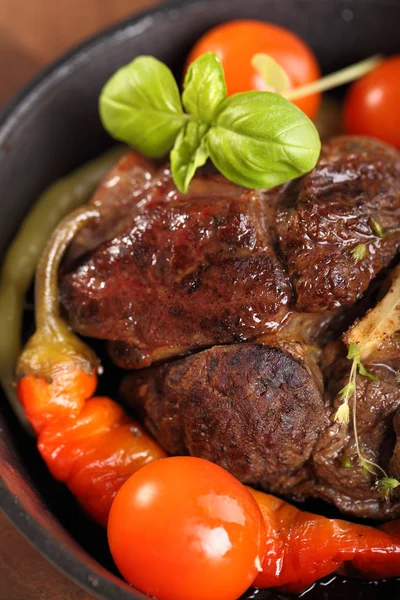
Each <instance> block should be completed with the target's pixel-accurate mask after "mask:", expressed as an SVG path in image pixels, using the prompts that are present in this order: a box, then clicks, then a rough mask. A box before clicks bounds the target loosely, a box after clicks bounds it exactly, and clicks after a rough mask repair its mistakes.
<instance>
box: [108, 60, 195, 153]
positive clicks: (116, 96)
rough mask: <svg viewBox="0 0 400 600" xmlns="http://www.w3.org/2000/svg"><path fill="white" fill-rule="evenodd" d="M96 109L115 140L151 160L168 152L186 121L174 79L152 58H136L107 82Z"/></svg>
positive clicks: (165, 68)
mask: <svg viewBox="0 0 400 600" xmlns="http://www.w3.org/2000/svg"><path fill="white" fill-rule="evenodd" d="M99 110H100V117H101V120H102V123H103V125H104V127H105V129H106V130H107V131H108V132H109V133H110V134H111V135H112V136H113V137H114V138H116V139H117V140H121V141H122V142H126V143H127V144H129V146H131V147H132V148H134V149H135V150H137V151H138V152H141V153H143V154H145V155H146V156H150V157H153V158H159V157H162V156H164V155H165V154H167V152H169V151H170V150H171V148H172V146H173V145H174V142H175V139H176V136H177V135H178V132H179V130H180V129H181V128H182V127H183V125H184V123H185V122H186V120H187V119H188V117H187V115H184V113H183V110H182V104H181V100H180V95H179V90H178V86H177V84H176V81H175V79H174V76H173V75H172V73H171V71H170V70H169V69H168V67H167V66H166V65H164V64H163V63H162V62H160V61H159V60H157V59H156V58H154V57H152V56H139V57H138V58H135V60H133V61H132V62H131V63H129V64H128V65H126V66H124V67H122V68H121V69H119V70H118V71H117V72H116V73H115V74H114V75H113V76H112V77H111V79H109V80H108V82H107V83H106V85H105V86H104V88H103V90H102V92H101V95H100V100H99Z"/></svg>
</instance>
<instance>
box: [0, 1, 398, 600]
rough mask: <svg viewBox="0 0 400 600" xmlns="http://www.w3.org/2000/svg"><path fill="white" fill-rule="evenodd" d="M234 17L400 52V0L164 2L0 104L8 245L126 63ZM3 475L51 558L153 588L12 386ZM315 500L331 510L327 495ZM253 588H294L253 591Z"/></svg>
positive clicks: (12, 509)
mask: <svg viewBox="0 0 400 600" xmlns="http://www.w3.org/2000/svg"><path fill="white" fill-rule="evenodd" d="M235 18H257V19H265V20H268V21H272V22H275V23H278V24H280V25H284V26H285V27H288V28H289V29H292V30H293V31H295V32H297V33H298V34H299V35H300V36H301V37H303V38H304V39H305V40H307V42H308V43H309V44H310V45H311V47H312V48H313V50H314V51H315V53H316V55H317V57H318V59H319V61H320V63H321V65H322V68H323V70H324V71H325V72H329V71H332V70H334V69H338V68H340V67H343V66H346V65H349V64H351V63H353V62H355V61H356V60H359V59H362V58H365V57H367V56H369V55H371V54H374V53H376V52H383V53H385V54H393V53H396V52H400V41H399V37H398V29H397V28H398V24H399V23H400V2H399V1H398V0H346V1H345V0H245V1H243V0H197V1H193V0H189V1H186V2H168V3H166V4H164V5H162V6H161V7H160V8H155V9H153V10H151V11H149V12H146V13H143V14H142V15H140V16H137V17H134V18H133V19H130V20H128V21H126V22H124V23H122V24H121V25H117V26H116V27H114V28H113V29H110V30H108V31H106V32H105V33H102V34H101V35H99V36H97V37H95V38H92V39H91V40H89V41H88V42H86V43H84V44H83V45H82V46H80V47H78V48H77V49H76V50H74V51H72V52H71V53H69V54H68V55H66V56H65V57H64V58H62V59H61V60H60V61H59V62H58V63H56V64H55V65H54V66H52V67H51V68H50V69H48V70H47V71H44V72H43V73H42V74H41V75H40V76H39V77H38V78H37V79H35V80H34V81H33V82H32V83H31V84H30V86H28V87H27V88H26V89H25V90H23V91H22V93H21V94H20V95H19V96H18V97H17V98H16V99H15V100H14V102H13V103H11V105H10V106H9V107H8V108H7V109H6V111H5V112H4V113H3V115H2V117H1V120H0V190H1V203H0V252H4V249H5V248H6V246H7V244H8V242H9V241H10V239H11V238H12V236H13V234H14V232H15V230H16V228H17V226H18V224H19V223H20V222H21V219H22V218H23V216H24V215H25V214H26V211H27V210H28V208H29V206H30V205H31V204H32V202H33V201H34V199H35V197H36V196H37V195H38V194H39V193H40V192H41V191H42V190H43V189H44V188H45V187H46V186H47V185H49V184H50V183H51V182H52V181H54V179H56V178H57V177H60V176H62V175H65V174H67V173H68V172H69V171H71V169H73V168H75V167H77V166H78V165H80V164H82V163H83V162H84V161H86V160H88V159H90V158H91V157H93V156H95V155H96V154H99V153H100V152H102V151H103V150H104V149H106V148H107V147H108V146H109V145H110V144H111V140H110V139H109V138H108V137H107V135H106V134H105V132H104V131H103V129H102V127H101V125H100V122H99V119H98V114H97V98H98V95H99V91H100V89H101V87H102V85H103V84H104V82H105V81H106V80H107V79H108V77H109V76H110V75H111V74H112V73H113V72H114V71H115V70H116V69H117V68H118V67H119V66H121V65H123V64H125V63H127V62H129V61H130V60H132V58H133V57H134V56H136V55H137V54H153V55H155V56H157V57H158V58H160V59H161V60H163V61H165V62H167V63H168V64H169V65H170V66H171V67H172V68H173V69H174V71H175V72H176V74H177V75H178V76H179V75H180V70H181V67H182V62H183V59H184V57H185V56H186V54H187V52H188V50H189V49H190V47H191V46H192V44H193V42H194V41H195V40H196V39H197V38H198V37H199V36H200V35H201V34H202V33H203V32H204V31H206V30H207V29H209V28H210V27H212V26H213V25H215V24H217V23H220V22H222V21H227V20H230V19H235ZM0 335H1V332H0ZM0 476H1V480H0V507H1V508H2V510H3V511H4V512H5V514H6V515H7V516H8V517H9V518H10V519H11V520H12V521H13V522H14V523H15V525H16V526H17V527H18V528H19V529H20V531H21V532H22V533H23V534H24V535H25V536H26V537H27V538H28V539H29V540H30V541H31V542H32V543H33V545H34V546H35V547H36V548H37V549H38V550H39V551H40V552H42V553H43V554H44V555H45V556H46V557H47V558H48V559H49V560H50V561H51V562H52V563H53V564H54V565H56V566H57V567H59V568H60V569H62V570H63V571H64V572H65V573H66V574H67V575H68V576H69V577H71V578H72V579H74V580H75V581H77V582H78V583H79V584H80V585H82V586H83V587H85V588H86V589H87V590H89V591H90V592H91V593H92V594H94V595H96V596H98V597H99V598H103V599H107V600H133V599H140V598H143V599H144V598H146V597H145V596H144V595H143V594H141V593H140V592H137V591H134V590H133V589H132V588H131V587H129V586H128V585H127V584H125V583H124V582H123V581H122V580H121V579H119V577H118V574H117V571H116V569H115V566H114V565H113V562H112V560H111V557H110V555H109V552H108V548H107V541H106V536H105V533H104V531H102V530H101V529H100V528H98V527H97V526H96V525H94V524H92V523H90V522H89V521H88V520H87V519H86V518H85V517H84V516H83V515H82V513H81V512H80V511H79V508H78V507H77V505H76V503H75V500H74V498H73V497H72V496H71V495H70V494H69V492H68V491H67V490H66V488H65V487H64V486H63V485H61V484H58V483H57V482H55V481H54V480H53V479H52V478H51V477H50V475H49V473H48V472H47V469H46V468H45V466H44V464H43V462H42V461H41V459H40V457H39V455H38V453H37V451H36V448H35V443H34V441H33V439H30V438H29V437H28V436H27V435H26V434H25V433H24V432H23V430H22V429H21V427H20V426H19V424H18V423H17V421H16V419H15V418H14V416H13V414H12V413H11V411H10V409H9V407H8V405H7V402H6V400H5V398H4V397H2V398H1V403H0ZM313 508H315V506H314V507H313ZM319 509H320V510H322V511H325V514H329V515H330V514H333V513H332V509H328V508H327V507H326V506H320V507H319ZM136 551H138V552H140V548H137V549H136ZM303 596H305V597H306V598H307V600H340V599H345V598H352V600H357V599H361V598H362V599H363V600H375V599H378V598H382V597H384V598H385V599H395V598H399V597H400V579H399V580H390V581H385V582H379V583H377V582H360V581H357V580H345V579H342V578H340V577H335V576H332V577H328V578H327V579H326V580H325V581H323V582H319V583H317V584H316V585H314V586H313V588H312V589H310V590H308V591H307V592H305V593H304V594H303ZM245 598H247V599H250V598H254V599H257V600H267V599H268V600H282V599H284V598H287V596H285V595H283V594H279V593H277V592H276V591H268V590H266V591H257V590H250V591H249V592H248V593H247V595H246V596H245Z"/></svg>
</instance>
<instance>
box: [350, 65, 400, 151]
mask: <svg viewBox="0 0 400 600" xmlns="http://www.w3.org/2000/svg"><path fill="white" fill-rule="evenodd" d="M399 101H400V56H393V57H392V58H389V59H388V60H385V61H384V62H383V63H382V64H380V65H379V66H378V67H377V68H376V69H374V70H373V71H372V72H371V73H368V75H365V76H364V77H362V78H361V79H359V80H358V81H356V82H355V83H353V85H352V86H351V87H350V88H349V91H348V93H347V96H346V100H345V105H344V127H345V131H346V133H354V134H361V135H369V136H371V137H376V138H379V139H381V140H383V141H384V142H387V143H388V144H392V145H393V146H396V148H398V149H399V150H400V111H399Z"/></svg>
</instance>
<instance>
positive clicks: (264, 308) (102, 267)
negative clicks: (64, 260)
mask: <svg viewBox="0 0 400 600" xmlns="http://www.w3.org/2000/svg"><path fill="white" fill-rule="evenodd" d="M122 160H123V161H124V160H125V162H123V165H122V167H123V168H124V169H125V164H126V161H127V159H122ZM134 166H135V169H137V165H136V163H134ZM117 170H118V167H117ZM114 177H117V176H116V175H114ZM124 177H126V172H125V171H124ZM124 183H125V179H124V178H122V177H121V176H120V184H118V183H117V184H116V185H120V186H121V193H122V195H123V196H124V197H125V196H129V198H128V199H127V203H128V204H129V215H130V216H129V218H128V219H127V220H126V218H123V219H122V222H121V224H120V225H119V231H118V232H116V231H115V226H114V219H113V217H112V216H110V215H108V214H107V215H106V216H105V218H104V221H107V222H110V221H111V231H112V233H111V238H112V239H110V240H108V241H106V242H104V243H103V244H101V245H100V246H99V247H98V248H97V249H96V250H95V251H94V252H92V253H90V254H88V255H85V256H84V257H83V258H82V259H81V260H80V262H78V263H77V264H76V263H75V266H73V268H72V269H70V270H69V271H68V272H66V273H65V274H64V275H63V277H62V279H61V294H62V300H63V302H64V305H65V307H66V308H67V311H68V315H69V317H70V320H71V323H72V325H73V327H74V329H76V330H77V331H79V332H80V333H82V334H84V335H87V336H91V337H97V338H101V339H106V340H110V341H112V342H113V343H112V345H110V353H111V356H112V358H113V360H114V361H115V362H116V363H117V364H118V365H119V366H121V367H125V368H138V367H143V366H146V365H148V364H150V363H152V362H154V361H156V360H160V359H162V358H166V357H168V356H173V355H176V354H183V353H186V352H187V351H188V350H189V349H191V348H196V347H202V346H203V347H204V346H211V345H213V344H222V343H232V342H240V341H244V340H246V339H248V338H252V337H255V336H256V335H258V334H261V333H264V332H265V331H268V330H274V329H276V328H277V327H278V326H279V325H280V323H282V321H283V320H284V319H285V317H286V316H287V314H288V311H289V304H290V299H291V284H290V281H289V278H288V276H287V274H286V272H285V270H284V267H283V266H282V264H281V263H280V261H279V260H278V257H277V255H276V253H275V250H274V248H273V243H272V240H271V235H270V232H269V227H268V226H266V225H265V222H264V220H265V217H266V214H267V212H268V211H267V209H266V207H267V206H268V200H267V197H266V195H265V194H263V193H261V192H260V193H258V192H252V191H248V190H243V189H241V188H238V187H237V186H235V185H233V184H230V183H228V182H227V181H226V180H225V179H223V178H222V177H220V176H216V175H207V174H206V173H205V174H203V175H200V176H198V177H196V178H195V179H194V181H193V183H192V185H191V188H190V193H189V194H188V195H187V196H184V195H182V194H179V193H178V192H177V191H176V189H175V187H174V186H173V183H172V180H171V175H170V172H169V170H168V169H165V170H161V171H159V172H158V174H157V176H156V177H155V178H154V181H153V184H152V186H151V188H150V189H149V190H148V192H147V193H146V194H145V197H142V196H141V195H140V194H139V193H137V195H136V197H134V195H133V194H132V192H130V194H129V195H127V193H126V186H125V184H124ZM103 187H104V185H103ZM112 189H113V188H112ZM113 193H114V194H115V191H114V192H113ZM97 197H98V195H97ZM136 200H138V201H137V202H136ZM95 202H96V204H97V200H96V198H95ZM120 202H122V203H123V202H124V201H123V200H120ZM135 202H136V203H135ZM125 210H126V207H125V205H124V213H125ZM123 217H124V215H123ZM90 233H91V232H90V231H89V232H84V234H83V235H86V236H87V238H90ZM97 235H98V233H97V231H96V234H95V236H96V240H97ZM83 239H85V238H83ZM87 243H88V247H89V248H91V240H90V239H88V241H87ZM77 251H78V252H79V253H81V252H82V242H80V246H79V248H78V250H77V249H75V248H73V249H72V252H73V253H76V252H77Z"/></svg>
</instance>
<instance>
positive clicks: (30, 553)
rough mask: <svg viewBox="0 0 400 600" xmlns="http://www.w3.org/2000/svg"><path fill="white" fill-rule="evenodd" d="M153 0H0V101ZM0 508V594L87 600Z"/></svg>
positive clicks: (19, 599) (7, 598)
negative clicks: (87, 39) (70, 50)
mask: <svg viewBox="0 0 400 600" xmlns="http://www.w3.org/2000/svg"><path fill="white" fill-rule="evenodd" d="M157 2H158V0H0V107H1V106H2V105H3V104H4V102H6V101H7V100H9V99H10V98H11V97H12V96H13V94H14V93H15V92H16V91H17V90H18V89H19V88H20V87H21V86H22V85H23V84H24V83H26V82H27V81H28V80H29V79H30V78H31V77H32V76H34V75H35V74H36V73H38V72H39V71H40V69H42V68H43V67H44V66H45V65H47V64H48V63H49V62H51V61H52V60H53V59H55V58H57V57H58V56H59V55H60V54H62V53H63V52H64V51H65V50H67V49H68V48H70V47H71V46H73V45H74V44H76V43H77V42H79V41H80V40H82V39H84V38H85V37H88V36H90V35H91V34H93V33H96V32H97V31H101V30H102V29H104V28H106V27H107V26H108V25H112V24H113V23H115V22H118V21H119V20H122V19H123V18H125V17H128V16H130V15H132V14H134V13H135V12H138V11H139V10H141V9H144V8H146V7H149V6H151V5H155V4H156V3H157ZM91 598H92V596H90V595H89V594H87V593H86V592H84V591H82V590H81V589H79V588H78V587H77V586H76V585H75V584H73V583H72V582H71V581H69V580H68V579H67V578H66V577H65V576H64V575H62V574H61V573H59V572H58V571H57V570H56V569H55V568H54V567H52V566H51V565H50V563H48V562H47V561H46V560H45V559H44V558H43V557H42V556H41V555H39V554H38V552H37V551H36V550H35V549H34V548H33V547H32V546H31V545H30V544H29V543H28V542H27V541H25V540H24V538H23V537H22V536H21V534H20V533H19V532H18V531H17V530H16V529H15V528H14V527H13V526H12V525H11V524H10V523H9V522H8V520H7V519H6V518H5V517H4V516H3V515H1V514H0V600H91Z"/></svg>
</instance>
